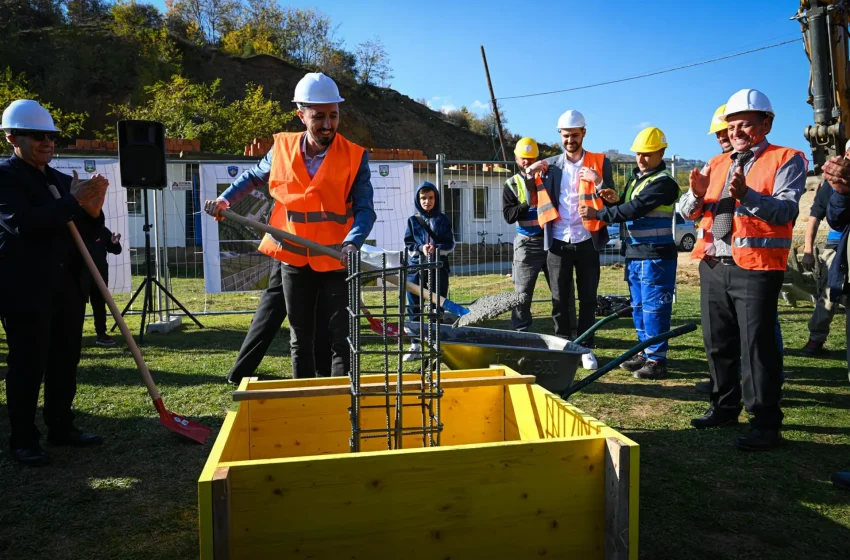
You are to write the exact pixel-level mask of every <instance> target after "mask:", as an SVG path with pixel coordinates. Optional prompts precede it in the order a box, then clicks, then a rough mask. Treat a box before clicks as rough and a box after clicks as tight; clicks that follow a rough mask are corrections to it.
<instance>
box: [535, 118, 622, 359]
mask: <svg viewBox="0 0 850 560" xmlns="http://www.w3.org/2000/svg"><path fill="white" fill-rule="evenodd" d="M558 132H559V133H560V135H561V144H562V145H563V147H564V153H563V154H561V155H559V156H554V157H550V158H548V159H545V160H542V161H538V162H536V163H534V164H533V165H532V166H530V167H529V168H528V169H527V170H526V171H527V172H528V173H530V174H534V173H542V174H544V177H543V184H544V186H545V187H546V191H547V192H548V194H549V198H550V199H551V201H552V205H553V206H554V207H555V208H557V215H556V217H555V218H554V219H552V220H551V221H545V223H544V219H543V218H542V216H541V217H540V218H539V221H540V225H542V226H543V242H544V247H545V248H546V249H547V250H548V251H549V254H548V256H547V260H546V265H547V267H548V268H549V282H550V284H551V287H552V319H553V320H554V322H555V334H557V335H560V336H564V337H568V338H572V337H574V336H575V335H577V334H581V333H583V332H584V331H586V330H587V329H589V328H590V327H591V326H592V325H593V323H594V322H595V318H596V291H597V288H598V287H599V272H600V270H599V252H600V251H602V250H603V249H604V248H605V245H606V244H607V243H608V240H609V236H608V229H607V227H606V225H605V224H604V223H603V222H601V221H599V220H595V219H586V218H582V217H581V216H580V215H579V207H581V206H589V207H592V208H594V209H596V210H601V209H602V208H603V207H604V202H603V200H602V198H601V197H600V196H599V191H601V190H602V189H605V188H609V189H610V188H613V187H614V177H613V174H612V171H611V162H610V161H609V160H608V158H607V157H605V156H604V155H603V154H596V153H591V152H588V151H586V150H585V149H584V138H585V135H586V134H587V128H586V122H585V119H584V115H582V114H581V113H579V112H578V111H575V110H569V111H566V112H565V113H564V114H562V115H561V116H560V118H559V119H558ZM573 270H575V287H577V288H578V302H579V313H578V324H576V310H575V307H574V306H575V303H574V301H575V300H574V299H573V297H572V295H573V290H574V285H573ZM585 344H586V345H588V346H590V345H592V344H593V340H592V339H588V340H587V341H586V342H585Z"/></svg>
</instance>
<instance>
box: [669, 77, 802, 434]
mask: <svg viewBox="0 0 850 560" xmlns="http://www.w3.org/2000/svg"><path fill="white" fill-rule="evenodd" d="M722 118H723V119H724V120H725V121H726V122H727V123H728V125H729V126H728V132H729V139H730V141H731V142H732V147H733V152H732V153H731V154H728V155H723V156H716V157H714V158H712V160H711V161H710V165H709V169H708V173H707V174H703V173H702V172H700V171H699V170H697V169H695V170H693V171H692V172H691V175H690V190H689V191H688V192H687V193H686V194H685V195H684V196H683V197H682V200H681V202H680V210H681V212H682V214H683V215H685V216H686V217H689V218H691V219H695V218H698V217H701V220H700V223H699V229H698V232H697V237H698V239H697V244H696V247H694V250H693V252H692V253H691V256H692V258H694V259H699V260H701V261H702V262H700V265H699V271H700V306H701V315H702V326H703V340H704V343H705V352H706V356H707V358H708V365H709V370H710V373H711V381H712V392H711V397H710V400H711V406H710V408H709V409H708V411H707V412H706V413H705V414H704V415H703V416H701V417H699V418H695V419H694V420H692V421H691V425H692V426H694V427H695V428H697V429H703V428H714V427H720V426H729V425H735V424H737V423H738V416H739V414H740V412H741V396H742V394H743V399H744V406H745V407H746V409H747V412H749V413H750V414H752V419H751V424H752V429H751V430H750V431H749V432H748V433H747V434H746V435H742V436H740V437H738V438H737V440H736V445H737V446H738V447H739V448H741V449H744V450H752V451H763V450H769V449H773V448H775V447H777V446H779V445H780V444H781V442H782V437H781V435H780V429H781V427H782V418H783V414H782V410H781V409H780V406H779V400H780V398H781V394H782V353H781V352H780V348H779V345H778V342H777V339H776V333H775V325H776V313H777V300H778V298H779V291H780V289H781V287H782V280H783V276H784V272H785V267H786V262H787V260H788V254H789V252H790V250H791V238H792V232H793V228H794V220H795V219H796V218H797V215H798V213H799V201H800V196H801V195H802V193H803V190H804V189H805V182H806V171H807V167H808V163H807V161H806V159H805V157H804V156H803V154H802V152H800V151H798V150H794V149H791V148H783V147H781V146H774V145H772V144H770V143H769V142H768V141H767V135H768V134H769V133H770V130H771V127H772V126H773V118H774V112H773V108H772V106H771V104H770V101H769V100H768V98H767V96H766V95H764V94H763V93H762V92H760V91H757V90H754V89H743V90H741V91H738V92H737V93H735V94H734V95H732V97H730V98H729V101H728V102H727V103H726V111H725V113H724V115H723V117H722ZM739 361H740V364H741V375H742V379H739V378H738V363H739ZM742 386H743V389H742Z"/></svg>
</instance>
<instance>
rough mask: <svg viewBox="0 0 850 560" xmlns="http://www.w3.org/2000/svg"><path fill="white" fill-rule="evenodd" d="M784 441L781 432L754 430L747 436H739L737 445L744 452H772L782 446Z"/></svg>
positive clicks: (736, 441)
mask: <svg viewBox="0 0 850 560" xmlns="http://www.w3.org/2000/svg"><path fill="white" fill-rule="evenodd" d="M783 441H784V440H783V439H782V435H780V433H779V430H762V429H759V428H753V429H752V430H750V431H749V432H747V433H746V434H745V435H743V436H738V439H736V440H735V445H737V446H738V448H739V449H743V450H744V451H770V450H771V449H776V448H777V447H779V446H780V445H782V442H783Z"/></svg>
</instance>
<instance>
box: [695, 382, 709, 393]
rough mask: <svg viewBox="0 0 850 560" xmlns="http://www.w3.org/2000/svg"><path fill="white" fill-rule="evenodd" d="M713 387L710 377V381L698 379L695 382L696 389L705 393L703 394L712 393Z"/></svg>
mask: <svg viewBox="0 0 850 560" xmlns="http://www.w3.org/2000/svg"><path fill="white" fill-rule="evenodd" d="M711 387H712V385H711V380H710V379H709V380H708V381H697V382H696V383H695V384H694V389H695V390H696V392H697V393H703V394H706V395H710V394H711Z"/></svg>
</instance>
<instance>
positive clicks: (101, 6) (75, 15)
mask: <svg viewBox="0 0 850 560" xmlns="http://www.w3.org/2000/svg"><path fill="white" fill-rule="evenodd" d="M65 12H66V13H67V15H68V21H69V22H71V23H73V24H78V23H83V22H86V21H90V20H93V19H99V18H105V17H107V16H109V12H110V6H109V4H107V3H106V2H105V1H104V0H65Z"/></svg>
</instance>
